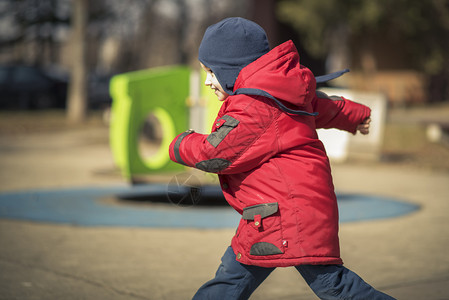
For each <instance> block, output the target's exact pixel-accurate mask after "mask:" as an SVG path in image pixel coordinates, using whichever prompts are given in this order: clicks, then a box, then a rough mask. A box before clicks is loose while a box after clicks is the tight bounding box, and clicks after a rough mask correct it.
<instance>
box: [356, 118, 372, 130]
mask: <svg viewBox="0 0 449 300" xmlns="http://www.w3.org/2000/svg"><path fill="white" fill-rule="evenodd" d="M369 123H371V118H367V119H366V120H365V121H363V122H362V123H361V124H359V125H358V126H357V131H360V133H361V134H368V133H369Z"/></svg>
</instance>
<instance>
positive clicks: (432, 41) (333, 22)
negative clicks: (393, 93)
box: [278, 0, 449, 75]
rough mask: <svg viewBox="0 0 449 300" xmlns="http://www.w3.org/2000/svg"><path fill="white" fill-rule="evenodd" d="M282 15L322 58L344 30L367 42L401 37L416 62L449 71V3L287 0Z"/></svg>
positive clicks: (426, 67)
mask: <svg viewBox="0 0 449 300" xmlns="http://www.w3.org/2000/svg"><path fill="white" fill-rule="evenodd" d="M278 16H279V18H280V19H281V20H283V21H285V22H287V23H289V24H291V25H292V26H293V27H294V28H295V29H296V30H297V31H298V32H299V34H301V36H302V37H303V39H304V47H305V48H306V49H307V50H308V51H309V52H310V53H311V54H312V55H315V56H317V57H325V56H326V55H327V54H328V52H329V48H330V47H331V46H332V44H331V42H330V41H331V40H332V38H331V37H332V36H335V35H336V36H339V35H342V32H343V34H344V35H347V37H346V39H349V40H350V41H351V42H358V43H360V45H361V46H363V44H364V43H366V41H367V40H374V41H376V42H378V43H387V42H389V41H394V40H399V41H401V47H402V48H403V49H404V50H405V52H406V55H408V57H409V63H410V66H412V67H414V68H417V69H420V70H422V71H424V72H426V73H427V74H431V75H435V74H438V73H441V72H443V71H444V70H447V69H448V61H449V51H447V49H448V48H449V1H445V0H429V1H420V0H395V1H389V0H376V1H359V0H348V1H338V0H282V1H280V2H279V10H278ZM344 41H345V39H343V40H340V41H339V42H344Z"/></svg>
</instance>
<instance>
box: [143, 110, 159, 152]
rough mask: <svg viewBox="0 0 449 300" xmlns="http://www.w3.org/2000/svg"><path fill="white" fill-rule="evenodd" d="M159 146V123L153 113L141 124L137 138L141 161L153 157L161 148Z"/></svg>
mask: <svg viewBox="0 0 449 300" xmlns="http://www.w3.org/2000/svg"><path fill="white" fill-rule="evenodd" d="M161 144H162V126H161V122H160V121H159V119H158V118H157V117H156V116H155V115H154V113H150V114H148V116H147V117H146V119H145V121H144V122H143V124H142V126H141V129H140V132H139V137H138V147H139V153H140V156H141V157H142V159H143V160H147V159H151V157H154V156H155V155H156V154H157V153H158V151H159V149H160V148H161Z"/></svg>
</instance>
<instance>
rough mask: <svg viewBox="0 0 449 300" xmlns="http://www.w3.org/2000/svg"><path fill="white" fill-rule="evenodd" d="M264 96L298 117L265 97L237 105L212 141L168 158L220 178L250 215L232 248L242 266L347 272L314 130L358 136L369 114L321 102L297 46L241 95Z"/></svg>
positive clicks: (253, 73)
mask: <svg viewBox="0 0 449 300" xmlns="http://www.w3.org/2000/svg"><path fill="white" fill-rule="evenodd" d="M239 88H254V89H261V90H264V91H266V92H268V93H269V94H271V95H272V96H274V97H275V98H277V99H279V100H281V102H282V103H283V104H284V105H285V106H287V107H289V108H293V109H302V110H304V111H307V112H319V115H318V116H316V117H313V116H300V115H294V114H289V113H286V112H284V111H282V110H281V109H280V108H279V107H278V105H276V103H275V102H274V101H273V100H272V99H269V98H266V97H263V96H250V95H242V94H239V95H232V96H229V97H228V98H227V99H226V100H225V101H224V103H223V105H222V107H221V109H220V111H219V113H218V116H217V119H216V121H215V124H214V126H213V129H212V133H211V134H209V135H205V134H198V133H191V132H190V131H188V132H185V133H182V134H180V135H178V136H177V137H176V138H175V139H174V140H173V142H172V143H171V145H170V149H169V153H170V158H171V159H172V160H173V161H175V162H178V163H182V164H184V165H187V166H191V167H195V168H198V169H201V170H204V171H206V172H214V173H218V174H219V178H220V184H221V188H222V190H223V194H224V196H225V198H226V200H227V201H228V202H229V204H230V205H231V206H232V207H233V208H234V209H235V210H236V211H237V212H238V213H240V214H241V215H242V219H241V221H240V224H239V226H238V229H237V232H236V234H235V236H234V238H233V239H232V248H233V249H234V252H235V254H236V256H237V259H238V260H239V261H240V262H241V263H244V264H248V265H256V266H262V267H285V266H295V265H301V264H341V263H342V260H341V258H340V249H339V241H338V208H337V200H336V197H335V193H334V186H333V183H332V177H331V170H330V166H329V161H328V158H327V155H326V152H325V150H324V147H323V144H322V143H321V141H320V140H319V139H318V137H317V133H316V128H338V129H342V130H347V131H349V132H352V133H355V132H356V128H357V125H358V124H360V123H361V122H363V120H365V119H366V118H367V117H369V115H370V109H369V108H367V107H366V106H363V105H361V104H357V103H354V102H351V101H349V100H346V99H343V98H341V100H337V101H334V100H331V99H329V98H327V97H326V96H325V95H323V94H322V93H319V95H320V96H319V97H318V96H317V95H316V93H315V88H316V82H315V78H314V76H313V74H312V72H311V71H310V70H309V69H307V68H305V67H303V66H301V65H300V63H299V55H298V52H297V50H296V48H295V46H294V44H293V43H292V42H291V41H288V42H285V43H283V44H281V45H280V46H278V47H276V48H274V49H273V50H271V51H270V52H269V53H267V54H265V55H263V56H262V57H260V58H259V59H257V60H256V61H254V62H253V63H251V64H249V65H248V66H246V67H245V68H244V69H242V71H241V72H240V73H239V76H238V78H237V80H236V83H235V87H234V90H236V89H239Z"/></svg>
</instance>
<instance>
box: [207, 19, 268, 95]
mask: <svg viewBox="0 0 449 300" xmlns="http://www.w3.org/2000/svg"><path fill="white" fill-rule="evenodd" d="M269 51H270V47H269V45H268V39H267V35H266V33H265V31H264V30H263V28H262V27H260V26H259V25H257V24H256V23H254V22H252V21H249V20H246V19H243V18H227V19H224V20H222V21H220V22H218V23H217V24H214V25H211V26H209V27H208V28H207V30H206V33H205V34H204V37H203V40H202V41H201V45H200V48H199V53H198V59H199V61H200V62H201V63H203V64H204V65H205V66H206V67H208V68H210V69H211V70H212V72H214V74H215V76H216V77H217V79H218V82H220V84H221V86H222V87H223V89H224V90H225V91H226V92H227V93H228V94H230V95H232V94H233V88H234V84H235V80H236V79H237V76H238V75H239V73H240V71H241V70H242V69H243V68H244V67H246V66H247V65H249V64H250V63H252V62H253V61H255V60H256V59H258V58H259V57H261V56H262V55H264V54H266V53H268V52H269Z"/></svg>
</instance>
